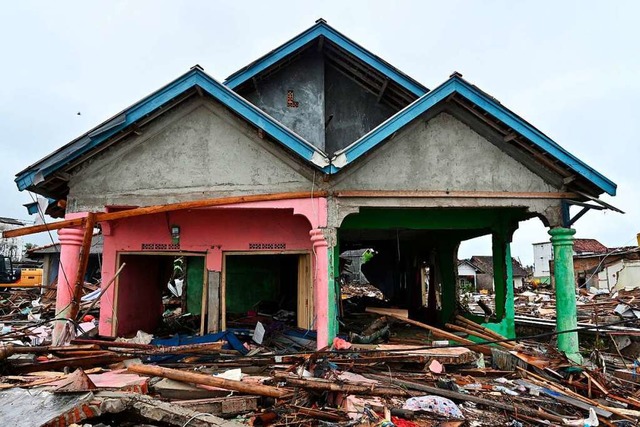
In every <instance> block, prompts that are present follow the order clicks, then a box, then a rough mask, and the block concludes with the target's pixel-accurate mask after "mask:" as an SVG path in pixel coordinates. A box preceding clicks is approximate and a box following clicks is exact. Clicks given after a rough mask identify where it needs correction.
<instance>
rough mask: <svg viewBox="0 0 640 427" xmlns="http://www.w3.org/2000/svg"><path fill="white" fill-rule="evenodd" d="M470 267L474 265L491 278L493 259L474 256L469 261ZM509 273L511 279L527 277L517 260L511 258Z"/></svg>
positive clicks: (485, 256) (486, 256)
mask: <svg viewBox="0 0 640 427" xmlns="http://www.w3.org/2000/svg"><path fill="white" fill-rule="evenodd" d="M469 261H470V262H471V264H472V265H476V266H477V267H478V268H479V269H480V270H482V271H483V272H484V273H486V274H490V275H491V276H493V257H492V256H490V255H474V256H472V257H471V259H470V260H469ZM511 271H512V274H513V277H527V276H528V275H529V273H528V272H527V270H525V269H524V268H523V267H522V265H520V263H519V262H518V260H517V259H515V258H511Z"/></svg>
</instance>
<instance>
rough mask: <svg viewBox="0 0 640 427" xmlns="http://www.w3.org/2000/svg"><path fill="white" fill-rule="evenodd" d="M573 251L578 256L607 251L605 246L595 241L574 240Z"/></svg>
mask: <svg viewBox="0 0 640 427" xmlns="http://www.w3.org/2000/svg"><path fill="white" fill-rule="evenodd" d="M573 250H574V252H575V253H576V254H578V255H580V254H585V253H593V254H602V253H606V252H608V251H609V249H608V248H607V247H606V246H605V245H603V244H602V243H600V242H598V241H597V240H596V239H575V240H574V242H573Z"/></svg>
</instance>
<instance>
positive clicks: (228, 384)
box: [127, 365, 289, 398]
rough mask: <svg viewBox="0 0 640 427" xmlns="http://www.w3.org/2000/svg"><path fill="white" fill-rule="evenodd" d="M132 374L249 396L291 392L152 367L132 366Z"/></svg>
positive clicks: (278, 395)
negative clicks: (231, 391)
mask: <svg viewBox="0 0 640 427" xmlns="http://www.w3.org/2000/svg"><path fill="white" fill-rule="evenodd" d="M127 369H128V370H129V371H130V372H133V373H136V374H142V375H148V376H156V377H162V378H169V379H172V380H176V381H184V382H187V383H192V384H202V385H208V386H212V387H220V388H224V389H226V390H233V391H238V392H241V393H247V394H257V395H260V396H268V397H276V398H282V397H284V396H286V395H287V394H288V393H289V392H288V391H287V390H283V389H281V388H277V387H271V386H267V385H262V384H247V383H243V382H242V381H234V380H227V379H224V378H218V377H214V376H211V375H204V374H196V373H193V372H185V371H179V370H177V369H170V368H161V367H159V366H151V365H131V366H129V367H128V368H127Z"/></svg>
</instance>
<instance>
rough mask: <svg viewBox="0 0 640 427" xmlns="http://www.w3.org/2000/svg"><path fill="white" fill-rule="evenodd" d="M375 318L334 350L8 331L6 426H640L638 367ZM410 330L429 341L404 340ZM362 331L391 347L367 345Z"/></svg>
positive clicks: (486, 334) (396, 317) (227, 336)
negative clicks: (64, 338)
mask: <svg viewBox="0 0 640 427" xmlns="http://www.w3.org/2000/svg"><path fill="white" fill-rule="evenodd" d="M368 311H369V314H370V315H372V318H373V321H372V322H371V324H370V325H369V326H368V327H367V328H365V330H363V331H362V333H361V334H351V335H350V336H349V337H342V338H336V339H335V340H334V344H333V347H332V348H327V349H324V350H322V351H310V350H308V348H307V347H306V346H307V345H308V344H309V343H308V342H305V343H304V345H303V344H296V343H295V341H291V344H290V345H289V346H287V347H286V348H283V347H282V346H273V345H271V341H270V337H269V336H268V332H267V334H266V335H264V336H261V337H260V339H259V340H256V339H255V338H256V337H255V336H254V337H251V336H239V335H236V334H234V333H233V332H231V331H227V332H222V333H218V334H212V335H205V336H200V337H184V336H177V337H174V338H172V339H169V340H159V339H155V338H154V337H152V336H150V335H148V334H144V333H142V332H141V333H139V334H138V335H137V336H136V337H135V338H133V339H118V340H113V339H107V338H104V337H94V338H93V339H74V340H71V341H70V342H69V343H68V344H67V345H64V346H58V347H54V346H51V345H47V342H46V340H45V342H40V343H38V345H29V343H28V342H26V340H24V339H23V340H19V339H15V336H14V337H13V338H12V337H11V336H9V337H6V336H4V335H3V336H0V339H2V342H3V344H2V346H1V347H0V360H1V362H0V366H1V368H2V375H3V376H2V377H1V378H0V404H1V405H2V406H1V407H2V410H1V411H0V418H1V419H2V425H20V426H65V425H74V424H78V425H85V426H86V425H95V426H98V425H100V426H105V425H110V426H127V425H131V426H132V425H141V424H143V425H155V426H169V425H175V426H188V425H189V426H222V425H226V426H232V425H240V424H249V425H253V426H268V425H269V426H282V425H341V426H355V425H380V426H398V427H401V426H402V427H411V426H443V427H444V426H447V427H453V426H483V425H496V426H497V425H500V426H503V425H504V426H507V425H508V426H532V425H573V426H587V425H588V426H595V425H607V426H613V425H615V426H632V425H637V420H638V419H640V380H638V378H639V377H638V376H637V375H636V374H637V372H636V370H635V366H636V365H637V363H636V361H634V360H630V359H627V358H624V357H622V356H620V357H619V358H617V359H606V360H605V359H603V358H594V360H595V362H594V361H591V360H587V361H586V362H585V363H584V364H583V365H576V364H574V363H571V362H569V361H568V360H567V359H566V358H565V357H564V356H563V355H561V354H558V353H557V352H556V351H554V350H553V348H552V347H551V346H549V345H547V344H544V343H540V342H531V341H514V340H507V339H505V338H504V337H502V336H500V335H499V334H497V333H495V332H493V331H491V330H489V329H487V328H484V327H482V326H480V325H478V324H476V323H474V322H472V321H470V320H467V319H466V318H463V317H461V316H458V317H457V318H456V322H455V324H454V323H452V324H447V325H446V329H447V330H443V329H438V328H435V327H433V326H429V325H425V324H422V323H420V322H417V321H414V320H410V319H408V318H407V316H406V313H402V311H401V310H393V309H369V310H368ZM406 328H417V329H418V330H420V331H421V332H422V333H423V335H420V336H421V337H422V336H426V339H422V340H421V341H420V342H416V340H409V339H402V338H399V336H406V333H404V334H403V333H402V332H403V330H405V329H406ZM257 329H259V330H260V329H261V328H257ZM381 330H387V331H390V332H389V333H387V334H377V332H378V331H381ZM261 331H264V329H261ZM404 332H406V331H404ZM362 336H366V337H371V336H374V337H375V336H379V337H384V339H385V340H386V342H385V343H380V342H377V343H369V344H357V343H356V342H357V341H360V340H361V338H362ZM414 336H416V335H414ZM256 341H260V342H261V344H257V342H256ZM487 342H491V344H488V343H487ZM31 344H32V343H31ZM638 373H640V372H638Z"/></svg>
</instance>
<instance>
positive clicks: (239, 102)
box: [15, 66, 328, 191]
mask: <svg viewBox="0 0 640 427" xmlns="http://www.w3.org/2000/svg"><path fill="white" fill-rule="evenodd" d="M191 89H199V90H202V91H204V92H206V93H207V94H208V95H210V96H212V97H213V98H215V99H216V100H217V101H219V102H220V103H222V104H223V105H224V106H226V107H227V108H229V109H230V110H232V111H233V112H234V113H236V114H238V115H239V116H240V117H242V118H243V119H245V120H246V121H247V122H249V123H251V124H253V125H254V126H256V127H257V128H259V129H262V130H264V131H265V132H266V133H267V134H269V135H270V136H271V137H273V138H274V139H275V140H276V141H278V142H280V143H281V144H282V145H284V146H286V147H287V148H289V149H290V150H292V151H294V152H296V153H297V154H299V155H300V156H301V157H302V158H304V159H305V160H307V161H309V162H310V163H312V164H314V165H316V166H318V167H323V166H326V165H327V164H328V158H327V155H326V154H325V153H324V152H322V150H320V149H318V148H317V147H315V146H314V145H313V144H311V143H309V142H308V141H306V140H305V139H304V138H302V137H301V136H299V135H297V134H296V133H294V132H293V131H291V130H290V129H289V128H287V127H286V126H284V125H282V124H281V123H280V122H278V121H277V120H275V119H274V118H272V117H271V116H269V115H268V114H267V113H265V112H264V111H262V110H261V109H259V108H258V107H256V106H254V105H253V104H251V103H250V102H249V101H247V100H245V99H244V98H242V97H241V96H240V95H238V94H236V93H235V92H233V91H232V90H230V89H229V88H228V87H226V86H224V85H223V84H222V83H219V82H218V81H216V80H215V79H214V78H213V77H211V76H209V75H208V74H206V73H205V72H204V71H203V70H202V68H200V67H199V66H195V67H193V68H192V69H191V70H189V71H188V72H187V73H185V74H183V75H182V76H180V77H178V78H177V79H176V80H174V81H172V82H171V83H169V84H167V85H166V86H164V87H162V88H161V89H159V90H157V91H156V92H154V93H152V94H151V95H149V96H147V97H146V98H143V99H142V100H140V101H138V102H136V103H135V104H133V105H132V106H130V107H129V108H127V109H125V110H123V111H122V112H120V113H118V114H116V115H115V116H113V117H112V118H110V119H109V120H107V121H105V122H103V123H102V124H100V125H98V126H97V127H95V128H93V129H92V130H90V131H89V132H87V133H85V134H83V135H81V136H80V137H78V138H76V139H74V140H73V141H71V142H70V143H68V144H67V145H65V146H63V147H62V148H60V149H58V150H57V151H54V152H53V153H51V154H49V155H48V156H46V157H45V158H43V159H41V160H39V161H37V162H36V163H34V164H32V165H31V166H29V167H27V168H26V169H24V170H23V171H21V172H19V173H18V174H17V175H16V179H15V181H16V184H17V185H18V189H19V190H21V191H22V190H25V189H28V188H30V187H32V186H35V185H37V184H38V183H39V182H42V181H44V180H45V179H47V177H49V176H51V175H52V174H53V173H55V172H56V171H58V170H59V169H60V168H62V167H63V166H65V165H67V164H69V163H70V162H72V161H74V160H76V159H78V158H79V157H81V156H82V155H84V154H86V153H88V152H89V151H91V150H92V149H94V148H96V147H97V146H99V145H100V144H102V143H104V142H106V141H107V140H108V139H109V138H111V137H113V136H115V135H117V134H118V133H119V132H122V131H123V130H125V129H126V128H128V127H129V126H130V125H132V124H134V123H135V122H137V121H138V120H140V119H142V118H144V117H146V116H148V115H149V114H151V113H153V112H154V111H156V110H157V109H159V108H161V107H163V106H164V105H166V104H167V103H169V102H171V101H172V100H174V99H176V98H178V97H180V96H182V95H183V94H185V93H186V92H187V91H189V90H191Z"/></svg>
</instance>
